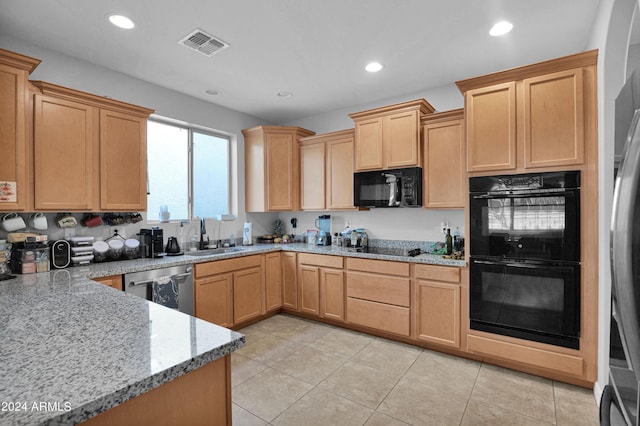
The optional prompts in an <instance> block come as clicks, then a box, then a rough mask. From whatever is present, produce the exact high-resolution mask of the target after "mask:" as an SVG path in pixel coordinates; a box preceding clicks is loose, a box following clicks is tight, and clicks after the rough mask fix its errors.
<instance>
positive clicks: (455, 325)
mask: <svg viewBox="0 0 640 426" xmlns="http://www.w3.org/2000/svg"><path fill="white" fill-rule="evenodd" d="M414 274H415V278H416V280H415V296H414V300H415V309H414V311H415V324H416V326H415V332H416V336H415V337H416V338H417V339H418V340H424V341H426V342H431V343H437V344H439V345H444V346H450V347H454V348H459V347H460V269H459V268H454V267H447V266H435V265H415V269H414Z"/></svg>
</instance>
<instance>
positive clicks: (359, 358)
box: [351, 339, 422, 377]
mask: <svg viewBox="0 0 640 426" xmlns="http://www.w3.org/2000/svg"><path fill="white" fill-rule="evenodd" d="M421 353H422V349H421V348H418V347H415V346H411V345H405V344H403V343H395V342H392V341H390V340H384V339H376V340H374V341H373V342H371V343H370V344H368V345H367V346H365V347H364V348H363V349H362V350H361V351H360V352H358V353H357V354H356V355H355V356H354V357H353V358H352V359H351V360H352V361H354V362H357V363H359V364H363V365H367V366H369V367H373V368H375V369H378V370H380V371H384V372H385V373H386V374H389V375H392V376H398V377H400V376H402V375H403V374H404V373H405V372H406V371H407V370H408V369H409V367H411V365H412V364H413V363H414V362H415V361H416V359H417V358H418V356H419V355H420V354H421Z"/></svg>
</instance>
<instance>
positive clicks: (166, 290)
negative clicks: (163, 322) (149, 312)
mask: <svg viewBox="0 0 640 426" xmlns="http://www.w3.org/2000/svg"><path fill="white" fill-rule="evenodd" d="M151 287H152V297H151V301H152V302H154V303H158V304H160V305H162V306H166V307H167V308H173V309H178V303H179V299H178V283H177V282H176V281H175V280H174V279H173V278H171V277H161V278H156V279H154V280H153V283H152V284H151Z"/></svg>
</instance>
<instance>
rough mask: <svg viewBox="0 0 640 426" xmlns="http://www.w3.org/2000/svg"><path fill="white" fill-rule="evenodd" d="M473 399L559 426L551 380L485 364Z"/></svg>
mask: <svg viewBox="0 0 640 426" xmlns="http://www.w3.org/2000/svg"><path fill="white" fill-rule="evenodd" d="M471 400H472V401H474V402H476V403H479V404H486V405H491V406H496V407H501V408H504V409H507V410H510V411H514V412H516V413H520V414H522V415H525V416H527V417H533V418H536V419H540V420H544V421H546V422H549V423H555V421H556V417H555V407H554V401H553V384H552V382H551V380H548V379H545V378H542V377H538V376H533V375H530V374H525V373H520V372H518V371H513V370H507V369H505V368H500V367H496V366H493V365H488V364H483V365H482V367H481V368H480V373H479V374H478V379H477V380H476V385H475V387H474V388H473V392H472V394H471Z"/></svg>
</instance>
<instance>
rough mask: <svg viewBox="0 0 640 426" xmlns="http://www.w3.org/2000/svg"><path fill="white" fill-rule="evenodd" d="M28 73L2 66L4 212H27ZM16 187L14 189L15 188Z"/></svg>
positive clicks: (0, 199)
mask: <svg viewBox="0 0 640 426" xmlns="http://www.w3.org/2000/svg"><path fill="white" fill-rule="evenodd" d="M27 79H28V73H27V71H24V70H20V69H16V68H14V67H10V66H7V65H2V64H0V94H1V96H0V98H1V99H2V100H1V102H0V152H1V153H2V154H1V155H0V183H4V182H7V183H9V182H10V183H11V185H7V186H6V188H5V189H3V188H0V211H10V210H24V209H25V208H26V202H27V198H28V195H29V194H30V191H29V190H28V184H27V163H26V161H27V136H26V130H27V129H26V115H27V99H26V95H25V93H26V82H27ZM12 186H13V189H11V187H12Z"/></svg>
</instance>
